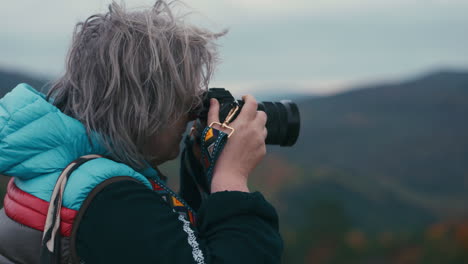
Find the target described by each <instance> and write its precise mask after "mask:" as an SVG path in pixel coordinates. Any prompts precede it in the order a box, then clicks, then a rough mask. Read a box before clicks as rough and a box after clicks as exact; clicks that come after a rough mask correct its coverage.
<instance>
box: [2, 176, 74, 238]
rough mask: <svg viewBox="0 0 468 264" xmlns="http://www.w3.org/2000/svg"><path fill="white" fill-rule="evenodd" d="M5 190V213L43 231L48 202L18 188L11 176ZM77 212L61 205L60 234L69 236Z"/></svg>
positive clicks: (21, 222) (19, 221) (17, 220)
mask: <svg viewBox="0 0 468 264" xmlns="http://www.w3.org/2000/svg"><path fill="white" fill-rule="evenodd" d="M7 190H8V191H7V194H6V195H5V201H4V208H5V213H6V215H8V217H10V218H11V219H13V220H14V221H16V222H18V223H20V224H23V225H25V226H28V227H31V228H33V229H36V230H39V231H44V225H45V221H46V216H47V210H48V208H49V203H48V202H46V201H44V200H42V199H39V198H37V197H35V196H33V195H31V194H29V193H27V192H25V191H23V190H21V189H20V188H18V187H17V186H16V184H15V182H14V179H13V178H12V179H11V180H10V182H9V183H8V188H7ZM77 213H78V211H76V210H73V209H69V208H65V207H62V210H61V211H60V216H61V223H60V233H61V234H62V236H66V237H68V236H70V234H71V230H72V226H73V222H74V220H75V217H76V214H77Z"/></svg>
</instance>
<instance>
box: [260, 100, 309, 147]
mask: <svg viewBox="0 0 468 264" xmlns="http://www.w3.org/2000/svg"><path fill="white" fill-rule="evenodd" d="M258 110H261V111H264V112H265V113H266V114H267V117H268V119H267V123H266V128H267V130H268V136H267V138H266V140H265V143H266V144H270V145H280V146H292V145H294V143H296V140H297V138H298V136H299V130H300V115H299V109H298V108H297V105H296V104H295V103H293V102H292V101H290V100H281V101H280V102H260V103H259V104H258Z"/></svg>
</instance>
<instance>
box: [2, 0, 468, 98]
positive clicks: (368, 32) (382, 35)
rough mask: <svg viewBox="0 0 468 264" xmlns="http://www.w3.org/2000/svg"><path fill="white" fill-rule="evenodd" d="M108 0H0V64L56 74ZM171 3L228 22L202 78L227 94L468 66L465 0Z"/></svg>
mask: <svg viewBox="0 0 468 264" xmlns="http://www.w3.org/2000/svg"><path fill="white" fill-rule="evenodd" d="M110 2H111V1H108V0H80V1H71V0H41V1H37V0H28V1H26V0H15V1H13V0H2V4H1V9H0V68H2V69H11V70H19V71H23V72H27V73H31V74H35V75H42V76H46V77H47V78H52V79H53V78H56V77H58V76H59V75H60V74H61V73H63V69H64V60H65V55H66V52H67V49H68V47H69V45H70V41H71V34H72V31H73V28H74V25H75V24H76V23H77V22H79V21H83V20H85V19H86V18H87V17H88V16H90V15H92V14H95V13H100V12H104V11H106V9H107V5H108V4H109V3H110ZM117 2H119V3H121V2H122V1H117ZM124 3H125V5H126V6H127V8H141V7H145V6H146V7H147V6H151V5H152V4H153V3H154V1H147V0H127V1H124ZM176 12H181V13H185V12H191V13H192V15H191V16H189V20H190V21H191V22H192V23H194V24H197V25H200V26H203V27H207V28H209V29H211V30H214V31H221V30H223V29H228V30H229V33H228V34H227V35H226V36H224V37H223V38H222V39H220V40H219V45H220V48H219V49H220V54H221V60H222V61H221V63H220V64H219V65H218V68H217V71H216V74H215V77H214V79H213V80H212V82H211V84H212V86H216V87H226V88H228V89H230V90H233V91H235V93H246V92H251V91H252V90H255V91H257V92H271V91H275V92H278V93H284V92H292V93H308V94H332V93H336V92H338V91H342V90H346V89H349V88H351V87H353V86H356V85H359V84H367V83H372V82H380V81H389V80H403V79H406V78H413V77H414V76H418V75H421V74H424V73H427V72H431V71H436V70H440V69H462V70H468V15H467V14H468V0H391V1H390V0H386V1H383V0H340V1H338V0H312V1H311V0H287V1H286V0H236V1H234V0H231V1H227V0H196V1H188V0H187V1H185V5H182V4H180V5H178V9H177V11H176Z"/></svg>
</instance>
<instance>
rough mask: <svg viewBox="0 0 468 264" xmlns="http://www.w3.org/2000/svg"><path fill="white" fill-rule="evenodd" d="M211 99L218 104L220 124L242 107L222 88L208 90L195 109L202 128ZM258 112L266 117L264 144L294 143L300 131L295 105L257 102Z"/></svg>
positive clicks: (285, 101) (283, 102)
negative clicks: (232, 112) (266, 133)
mask: <svg viewBox="0 0 468 264" xmlns="http://www.w3.org/2000/svg"><path fill="white" fill-rule="evenodd" d="M211 98H215V99H217V100H218V102H219V104H220V107H219V120H220V122H221V123H222V122H224V120H225V119H226V117H227V115H228V113H229V111H230V110H231V109H232V108H234V107H235V106H239V107H240V109H242V106H243V105H244V102H243V101H242V100H236V99H235V98H234V97H233V96H232V94H231V93H230V92H229V91H228V90H226V89H224V88H210V89H208V91H207V92H205V94H204V95H203V104H202V106H201V107H200V108H199V109H196V116H197V117H198V119H199V121H200V122H202V123H203V124H204V126H206V120H207V116H208V110H209V108H210V99H211ZM258 110H259V111H264V112H265V113H266V114H267V117H268V119H267V123H266V125H265V126H266V128H267V130H268V136H267V138H266V140H265V143H266V144H270V145H280V146H292V145H294V144H295V143H296V141H297V138H298V136H299V130H300V115H299V109H298V107H297V105H296V104H295V103H293V102H292V101H290V100H281V101H280V102H258ZM239 113H240V111H238V112H237V113H236V115H235V116H234V117H233V118H232V119H231V122H232V121H233V120H235V118H236V117H237V115H238V114H239ZM204 126H201V127H204ZM197 127H200V126H197Z"/></svg>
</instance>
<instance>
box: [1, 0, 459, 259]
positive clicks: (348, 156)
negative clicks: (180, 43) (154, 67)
mask: <svg viewBox="0 0 468 264" xmlns="http://www.w3.org/2000/svg"><path fill="white" fill-rule="evenodd" d="M109 2H110V1H107V0H106V1H103V0H100V1H96V0H81V1H63V0H43V1H32V0H29V1H26V0H18V1H6V2H4V3H2V8H1V9H0V95H1V96H3V95H4V94H5V93H6V92H8V91H9V90H11V89H12V88H13V87H14V86H15V85H16V84H18V83H20V82H26V83H29V84H31V85H32V86H34V87H36V89H40V88H41V87H44V89H47V86H48V84H47V83H48V82H49V81H53V80H54V79H55V78H57V77H58V76H60V74H61V73H63V70H64V58H65V56H66V52H67V48H68V46H69V44H70V41H71V33H72V31H73V27H74V25H75V24H76V23H77V22H78V21H82V20H84V19H86V18H87V17H88V16H90V15H91V14H94V13H97V12H102V11H105V10H106V9H107V5H108V4H109ZM152 3H153V1H147V0H145V1H143V0H140V1H136V0H132V1H127V2H126V6H127V7H129V8H137V7H141V6H148V5H151V4H152ZM186 4H187V6H185V7H183V6H180V9H179V10H182V11H181V12H185V11H187V10H189V11H192V12H193V14H192V15H191V16H190V17H189V20H190V21H192V22H193V23H196V24H198V25H201V26H204V27H208V28H210V29H212V30H214V31H221V30H223V29H226V28H227V29H229V30H230V32H229V33H228V35H226V36H225V37H223V38H222V39H220V40H219V44H220V53H221V63H220V65H219V67H218V71H217V72H216V76H215V78H214V79H213V81H212V85H211V86H213V87H225V88H227V89H229V90H231V91H232V92H233V94H234V95H236V96H239V97H240V96H241V95H243V94H246V93H251V94H254V95H256V96H257V99H258V100H263V101H265V100H279V99H292V100H294V101H295V102H297V103H298V105H299V109H300V111H301V118H302V120H301V122H302V127H301V133H300V137H299V139H298V142H297V143H296V145H295V146H294V147H290V148H280V147H275V146H270V147H269V154H268V155H267V157H266V158H265V160H264V161H263V162H262V164H261V165H260V166H259V167H258V168H257V169H256V171H255V173H254V174H255V175H252V176H251V185H252V189H253V190H260V191H261V192H263V193H264V194H265V196H266V197H267V198H268V199H269V200H270V201H271V202H272V203H273V204H274V206H275V207H276V208H277V210H278V213H279V215H280V225H281V233H282V235H283V238H284V241H285V255H284V259H283V262H284V263H317V264H318V263H369V264H370V263H384V264H385V263H408V264H409V263H434V264H436V263H437V264H438V263H446V264H449V263H457V264H458V263H468V206H467V204H468V192H467V190H468V122H467V120H468V15H467V14H468V0H445V1H444V0H404V1H403V0H393V1H383V0H372V1H371V0H359V1H358V0H341V1H337V0H326V1H325V0H316V1H305V0H289V1H283V0H237V1H225V0H217V1H213V0H198V1H187V3H186ZM178 166H179V164H178V161H177V160H176V161H173V162H169V163H167V164H165V165H164V166H163V168H162V169H163V171H164V172H165V173H166V174H167V175H168V176H169V179H170V180H169V181H170V183H171V185H172V186H173V187H174V188H178V179H177V175H178ZM7 181H8V177H6V176H0V197H3V195H4V192H5V184H6V182H7ZM0 200H1V201H2V200H3V199H0ZM0 206H1V202H0Z"/></svg>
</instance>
